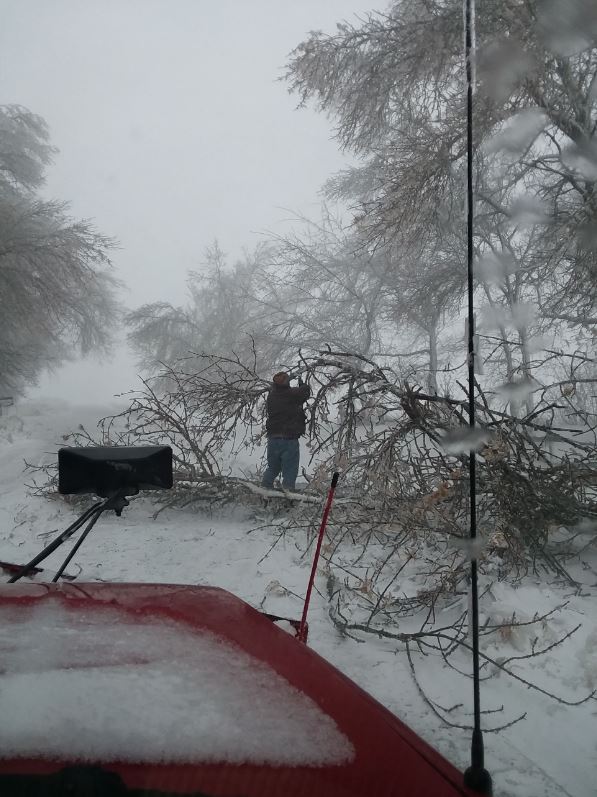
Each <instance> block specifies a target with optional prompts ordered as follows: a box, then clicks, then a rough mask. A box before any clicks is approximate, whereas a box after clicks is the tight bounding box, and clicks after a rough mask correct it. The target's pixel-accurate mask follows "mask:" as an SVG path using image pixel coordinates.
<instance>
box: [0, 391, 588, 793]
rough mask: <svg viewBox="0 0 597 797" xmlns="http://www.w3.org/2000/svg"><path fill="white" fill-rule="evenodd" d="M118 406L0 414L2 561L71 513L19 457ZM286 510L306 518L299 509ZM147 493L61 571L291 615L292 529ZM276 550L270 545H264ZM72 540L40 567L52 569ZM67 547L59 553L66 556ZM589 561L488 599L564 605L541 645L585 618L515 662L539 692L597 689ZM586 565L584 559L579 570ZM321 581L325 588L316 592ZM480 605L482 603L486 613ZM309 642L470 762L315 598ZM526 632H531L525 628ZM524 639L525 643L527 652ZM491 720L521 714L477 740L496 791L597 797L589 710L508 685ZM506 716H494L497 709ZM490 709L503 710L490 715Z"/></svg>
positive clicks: (295, 609) (296, 554)
mask: <svg viewBox="0 0 597 797" xmlns="http://www.w3.org/2000/svg"><path fill="white" fill-rule="evenodd" d="M116 409H117V406H116V405H114V406H112V407H110V406H103V407H69V406H65V405H61V404H59V403H55V404H52V403H49V402H39V401H38V402H23V403H22V404H20V405H19V406H18V407H17V408H13V410H12V411H11V414H9V415H5V416H3V417H1V418H0V559H2V560H10V561H13V562H23V561H26V560H27V559H29V558H31V557H32V556H33V555H34V554H35V553H37V552H38V550H39V549H40V548H41V547H42V546H43V545H44V544H46V543H47V541H48V540H50V539H52V537H53V536H54V534H55V533H57V532H59V531H62V530H63V529H64V528H66V527H67V526H68V525H69V524H70V522H72V520H73V517H74V510H73V509H72V508H71V507H69V506H67V505H65V504H64V503H62V502H61V501H60V500H48V499H44V498H41V497H35V496H32V495H31V490H30V489H29V488H28V487H27V486H26V483H29V484H30V483H31V480H32V477H31V474H30V473H29V474H28V473H26V472H25V461H26V462H28V463H30V464H33V465H39V464H43V463H46V462H53V461H55V460H56V451H57V449H58V448H59V447H60V445H62V444H63V439H62V435H64V434H65V433H67V432H69V431H72V430H73V429H75V428H76V427H77V426H78V425H79V424H83V425H84V426H85V427H86V428H88V429H93V427H94V425H95V423H96V421H97V420H98V419H99V418H100V417H102V416H105V415H107V414H110V413H111V412H113V411H114V410H116ZM293 511H295V512H296V511H301V510H300V507H299V508H298V509H297V508H295V509H294V510H293ZM154 512H155V507H154V506H153V504H152V503H151V502H150V500H149V499H148V498H146V497H141V498H138V499H135V500H133V501H132V502H131V505H130V507H128V508H127V509H125V510H124V512H123V515H122V517H121V518H117V517H116V516H115V515H109V516H104V517H102V519H101V520H100V521H99V523H98V524H97V525H96V527H95V528H94V530H93V532H92V534H91V535H90V537H89V538H88V540H87V541H86V542H85V544H84V545H83V546H82V548H81V550H80V551H79V552H78V554H77V556H76V558H75V560H74V561H73V562H72V563H71V565H70V566H69V570H70V571H71V572H73V573H79V569H80V574H79V576H78V578H79V579H80V580H86V581H90V580H91V581H93V580H100V579H101V580H104V581H121V580H125V581H146V582H162V583H188V584H213V585H216V586H220V587H224V588H225V589H228V590H230V591H231V592H234V593H235V594H236V595H238V596H240V597H241V598H243V599H244V600H246V601H248V602H249V603H251V604H252V605H254V606H256V607H258V608H264V609H266V610H267V611H270V612H272V613H275V614H281V615H285V616H292V617H297V618H298V617H300V613H301V609H302V603H301V600H300V596H302V595H303V594H304V592H305V589H306V584H307V579H308V574H309V566H310V561H309V557H308V556H304V555H303V554H304V551H305V548H306V547H307V540H305V539H304V537H303V536H302V533H299V532H296V533H292V532H290V533H287V534H285V535H284V536H281V537H280V538H279V540H278V541H277V543H276V544H275V545H274V542H275V541H276V539H277V538H276V536H275V535H274V534H273V532H272V529H271V527H264V526H263V524H262V522H260V521H259V520H257V519H256V518H255V516H254V513H253V512H252V511H251V510H250V509H246V508H242V507H236V508H228V509H227V510H226V512H225V514H224V513H221V512H220V511H219V510H214V511H213V513H211V514H210V513H208V512H193V511H182V510H173V509H168V510H165V511H163V512H161V513H160V514H159V515H158V516H157V517H156V518H155V519H154V517H153V515H154ZM272 546H273V547H272ZM69 547H70V546H69V545H68V544H67V545H65V546H64V547H63V548H60V549H59V550H58V551H57V552H56V553H55V554H54V555H53V556H52V557H50V558H49V559H48V560H47V562H44V563H43V564H44V565H46V564H47V566H48V567H49V568H56V567H57V566H58V564H59V563H60V562H61V561H62V560H63V558H64V557H65V556H66V553H67V551H68V548H69ZM65 549H66V550H65ZM596 560H597V556H596V553H595V550H594V549H593V550H591V549H589V550H588V551H585V552H584V553H583V554H582V561H581V559H580V558H579V561H578V562H577V563H572V567H574V575H575V577H576V578H577V579H578V580H579V581H581V582H582V584H583V588H582V589H581V590H574V589H572V588H571V587H569V586H568V587H566V586H562V585H553V584H549V583H547V582H543V581H540V580H539V579H535V580H534V581H533V580H532V579H528V580H527V581H526V582H525V583H524V584H522V585H520V586H519V587H518V588H517V589H514V588H512V587H508V586H506V585H503V584H502V585H499V590H498V589H496V588H494V590H493V605H492V606H490V607H489V608H490V610H491V612H492V617H494V618H495V617H499V616H500V615H501V616H503V617H508V616H511V614H512V612H513V611H515V612H516V614H517V616H518V617H519V618H521V619H524V618H529V619H530V618H532V616H533V614H534V613H535V612H537V613H539V614H543V613H545V612H547V611H549V610H551V609H553V608H554V607H555V606H558V605H562V604H564V603H566V602H567V606H566V608H565V609H564V610H562V611H560V612H557V613H555V614H554V615H553V617H551V618H550V620H549V621H548V622H547V623H546V624H545V627H544V628H543V629H541V635H542V636H541V640H540V643H541V645H543V646H546V645H547V644H549V641H550V640H552V641H556V640H557V639H558V638H560V637H561V636H562V634H563V633H565V632H566V631H568V630H569V629H571V628H572V627H573V626H574V625H576V624H578V623H580V624H582V627H581V628H580V629H579V631H578V632H576V633H575V634H574V635H573V636H572V637H571V639H569V640H567V641H566V642H564V643H563V644H561V645H558V646H556V647H554V649H553V650H551V651H550V652H549V653H547V654H544V655H542V656H540V657H536V658H533V659H530V660H521V661H520V662H518V663H516V664H515V665H514V668H515V671H516V672H517V673H519V674H520V675H521V676H522V677H524V678H526V679H528V680H531V681H532V682H533V683H534V684H536V685H537V686H539V687H541V688H543V689H545V690H547V691H549V692H556V693H557V694H558V695H559V696H560V697H562V698H565V699H566V700H568V701H574V700H579V699H581V698H582V697H584V696H585V695H586V694H587V693H588V691H590V690H591V689H594V688H596V687H597V575H596V571H597V565H596ZM583 562H584V564H583ZM319 586H320V587H321V586H322V585H321V584H320V585H319ZM486 608H487V607H486ZM309 623H310V637H309V644H310V645H311V646H312V647H313V648H314V649H315V650H317V651H318V652H319V653H320V654H321V655H323V656H324V657H325V658H327V659H328V660H329V661H331V662H332V663H333V664H334V665H335V666H337V667H338V668H339V669H340V670H342V671H343V672H345V673H346V674H347V675H348V676H350V677H351V678H352V679H353V680H354V681H356V682H357V683H358V684H359V685H360V686H362V687H363V688H364V689H366V690H367V691H368V692H370V693H371V694H372V695H374V696H375V697H376V698H377V699H378V700H380V701H381V702H382V703H383V704H384V705H386V706H387V707H388V708H389V709H390V710H391V711H393V712H395V713H396V714H398V715H399V716H400V717H401V719H402V720H404V721H405V722H407V723H408V724H409V725H410V726H411V727H412V728H413V729H414V730H416V731H417V732H418V733H419V734H420V735H421V736H422V737H423V738H425V739H426V740H427V741H428V742H430V743H431V744H432V745H434V746H435V747H436V748H437V749H439V750H440V752H442V753H443V754H444V755H445V756H446V757H447V758H448V759H450V760H451V761H452V762H453V763H454V764H456V765H457V766H458V767H461V768H464V767H466V766H467V764H468V756H469V749H470V732H469V731H466V730H459V729H455V728H451V727H448V726H446V725H445V724H443V723H442V722H441V721H440V720H439V719H438V718H437V717H436V716H435V715H434V714H433V713H432V712H431V711H430V710H429V708H428V706H427V704H426V703H425V701H424V700H423V699H422V697H421V695H420V694H419V692H418V690H417V686H416V685H415V683H414V681H413V679H412V677H411V673H410V668H409V663H408V661H407V659H406V656H405V654H404V651H403V650H402V649H401V648H399V647H397V645H396V644H395V643H392V642H391V641H388V640H377V639H374V638H370V639H368V640H367V641H366V642H365V643H359V642H357V641H355V640H352V639H350V638H344V637H341V636H340V635H339V634H338V632H337V631H336V629H335V628H334V626H333V625H332V623H331V621H330V619H329V617H328V614H327V608H326V604H325V600H324V597H323V595H322V594H321V593H320V592H315V593H314V598H313V602H312V608H311V614H310V617H309ZM522 633H523V631H522V630H518V631H516V632H515V634H514V635H513V636H512V637H510V638H508V637H506V638H504V639H503V649H502V650H497V649H496V648H495V646H494V647H492V649H491V651H488V652H490V653H491V655H492V657H494V658H496V659H497V658H498V657H500V656H501V657H502V658H507V657H510V656H514V655H518V654H520V652H521V650H522V649H525V650H526V649H527V647H528V642H529V640H525V639H521V638H520V635H521V634H522ZM533 633H534V634H535V633H536V631H535V630H533ZM525 642H526V643H527V647H525V644H524V643H525ZM417 675H418V678H419V680H420V682H421V684H422V686H423V688H424V690H425V692H426V694H427V695H428V696H429V697H431V699H433V700H435V701H437V703H438V704H440V705H441V706H443V707H444V709H447V708H450V707H451V706H456V705H459V704H463V703H464V704H465V705H466V704H468V702H469V701H470V698H471V695H470V694H469V687H470V684H469V682H468V681H467V680H466V679H463V678H460V679H457V678H456V677H455V675H454V672H453V671H451V670H449V669H448V668H446V667H445V665H444V664H443V662H442V661H441V659H438V658H435V657H432V656H427V657H425V658H423V657H422V658H421V660H420V661H417ZM482 706H483V708H484V709H486V710H489V711H496V712H497V713H492V714H489V715H487V717H486V719H485V722H486V723H487V725H488V726H489V725H492V724H495V725H499V724H502V725H503V724H506V723H507V722H508V721H510V720H513V719H515V718H516V717H517V716H519V715H520V714H522V713H523V712H524V713H526V716H525V719H524V720H522V721H521V722H518V723H516V724H514V725H513V726H512V727H510V728H507V729H506V730H504V731H501V732H500V733H495V734H491V733H486V734H485V748H486V766H487V768H488V769H489V771H490V772H491V774H492V777H493V780H494V790H495V794H496V797H497V795H504V796H506V795H507V796H508V797H556V795H571V796H573V797H588V796H589V795H593V794H595V776H596V774H597V732H596V730H597V702H596V701H595V700H591V701H589V702H586V703H583V704H582V705H580V706H569V705H566V704H564V703H561V702H556V701H554V700H553V699H551V698H548V697H546V696H545V695H543V694H541V693H540V692H538V691H533V690H531V689H529V688H528V687H526V686H525V685H524V684H522V683H520V682H516V681H514V680H513V679H511V678H509V677H507V676H505V675H498V676H495V677H493V678H491V679H489V680H488V681H486V682H484V684H483V691H482ZM501 707H503V709H502V710H499V709H500V708H501ZM498 710H499V711H498Z"/></svg>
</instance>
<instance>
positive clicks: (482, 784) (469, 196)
mask: <svg viewBox="0 0 597 797" xmlns="http://www.w3.org/2000/svg"><path fill="white" fill-rule="evenodd" d="M464 2H465V9H464V28H465V62H466V161H467V162H466V167H467V168H466V201H467V202H466V211H467V212H466V224H467V236H466V238H467V294H468V416H469V427H470V429H471V431H472V430H474V428H475V315H474V310H475V306H474V301H473V299H474V283H473V231H474V213H473V202H474V196H473V92H474V82H475V81H474V78H473V70H474V63H473V57H474V51H473V26H474V6H473V0H464ZM469 482H470V513H471V517H470V520H471V523H470V539H471V615H472V617H471V619H472V632H473V634H472V636H473V707H474V726H473V735H472V740H471V765H470V767H469V768H468V769H467V770H466V771H465V773H464V783H465V786H468V788H470V789H472V790H473V791H476V792H478V793H479V794H483V795H492V794H493V786H492V782H491V775H490V774H489V772H487V770H486V769H485V753H484V749H483V732H482V730H481V695H480V688H479V683H480V679H479V588H478V582H477V560H476V558H475V557H476V555H475V553H474V551H475V549H476V546H475V545H474V541H475V540H476V538H477V493H476V458H475V452H474V450H472V449H471V451H470V452H469Z"/></svg>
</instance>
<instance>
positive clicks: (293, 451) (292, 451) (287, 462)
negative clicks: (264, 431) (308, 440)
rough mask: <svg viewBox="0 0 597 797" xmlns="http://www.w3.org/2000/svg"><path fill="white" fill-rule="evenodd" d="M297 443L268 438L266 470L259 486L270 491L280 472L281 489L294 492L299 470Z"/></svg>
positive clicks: (278, 438) (295, 441)
mask: <svg viewBox="0 0 597 797" xmlns="http://www.w3.org/2000/svg"><path fill="white" fill-rule="evenodd" d="M299 458H300V450H299V441H298V440H288V439H284V438H281V437H270V438H268V441H267V468H266V470H265V473H264V474H263V479H262V481H261V484H262V485H263V486H264V487H267V488H269V489H271V488H272V487H273V486H274V481H275V480H276V478H277V477H278V475H279V474H280V471H282V487H284V489H285V490H294V485H295V482H296V477H297V476H298V470H299Z"/></svg>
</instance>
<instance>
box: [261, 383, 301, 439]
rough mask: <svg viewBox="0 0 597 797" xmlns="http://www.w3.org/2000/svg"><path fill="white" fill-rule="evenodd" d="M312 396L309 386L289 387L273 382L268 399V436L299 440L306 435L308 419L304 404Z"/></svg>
mask: <svg viewBox="0 0 597 797" xmlns="http://www.w3.org/2000/svg"><path fill="white" fill-rule="evenodd" d="M310 395H311V388H310V387H309V385H299V386H298V387H289V386H288V385H278V384H276V383H275V382H272V386H271V387H270V391H269V395H268V397H267V422H266V424H265V428H266V431H267V436H268V437H288V438H291V439H298V438H299V437H300V436H301V435H302V434H304V433H305V428H306V419H305V411H304V409H303V404H304V403H305V401H307V399H308V398H309V396H310Z"/></svg>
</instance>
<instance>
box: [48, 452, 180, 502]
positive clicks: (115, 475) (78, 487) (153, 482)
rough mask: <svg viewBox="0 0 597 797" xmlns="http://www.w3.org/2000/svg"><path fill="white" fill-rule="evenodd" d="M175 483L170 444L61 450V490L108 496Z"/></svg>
mask: <svg viewBox="0 0 597 797" xmlns="http://www.w3.org/2000/svg"><path fill="white" fill-rule="evenodd" d="M171 487H172V449H171V448H170V446H89V447H83V448H74V447H68V448H61V449H60V450H59V451H58V492H59V493H61V494H62V495H72V494H76V495H81V494H84V493H92V494H95V495H98V496H100V498H108V497H109V496H112V495H114V494H115V493H117V492H124V494H126V495H135V494H136V493H138V492H139V490H169V489H170V488H171Z"/></svg>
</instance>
